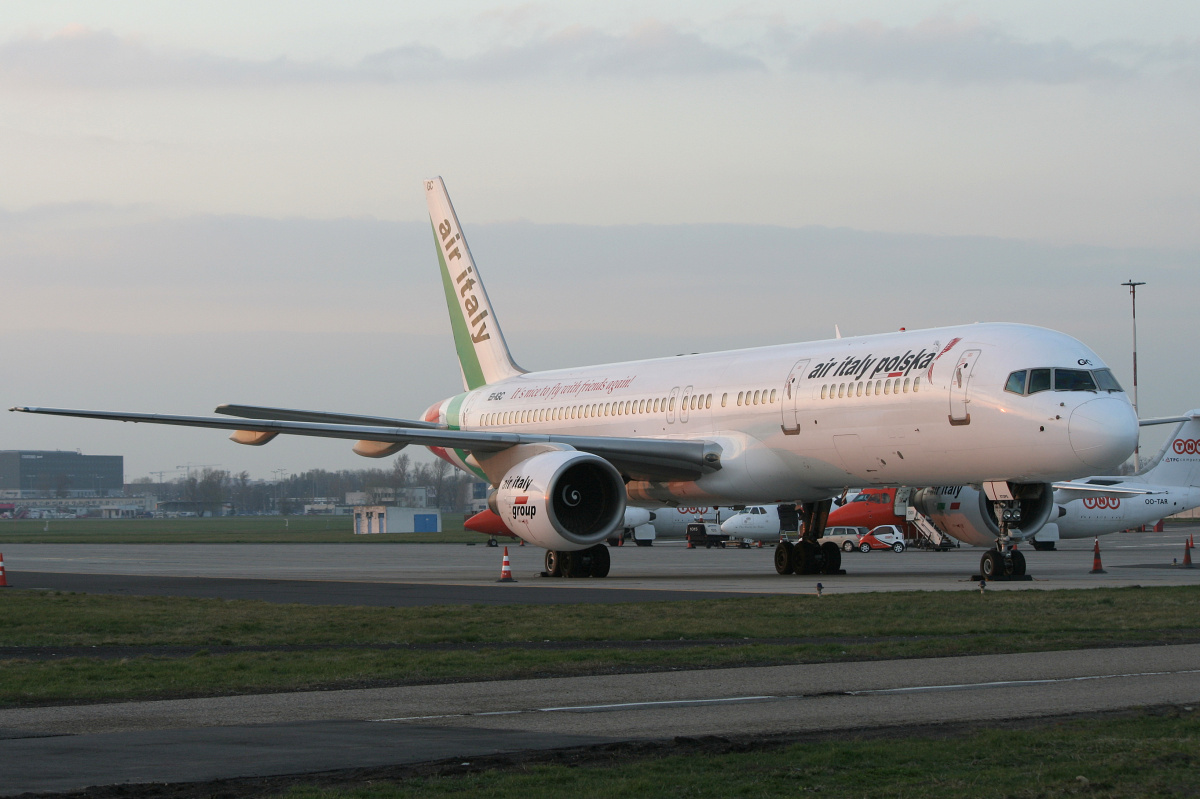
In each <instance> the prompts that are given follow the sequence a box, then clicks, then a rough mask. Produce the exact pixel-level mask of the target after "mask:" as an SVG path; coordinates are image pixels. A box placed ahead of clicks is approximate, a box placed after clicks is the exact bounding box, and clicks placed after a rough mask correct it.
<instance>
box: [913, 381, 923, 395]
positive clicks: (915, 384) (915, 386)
mask: <svg viewBox="0 0 1200 799" xmlns="http://www.w3.org/2000/svg"><path fill="white" fill-rule="evenodd" d="M920 390H921V378H919V377H918V378H917V379H916V380H913V393H914V394H916V393H917V392H918V391H920Z"/></svg>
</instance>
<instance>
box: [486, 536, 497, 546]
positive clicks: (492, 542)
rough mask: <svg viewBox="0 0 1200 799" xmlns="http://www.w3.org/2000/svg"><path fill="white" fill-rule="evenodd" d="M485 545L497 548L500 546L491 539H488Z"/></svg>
mask: <svg viewBox="0 0 1200 799" xmlns="http://www.w3.org/2000/svg"><path fill="white" fill-rule="evenodd" d="M487 545H488V546H489V547H498V546H500V542H499V541H497V540H496V539H495V538H494V537H493V538H489V539H488V542H487Z"/></svg>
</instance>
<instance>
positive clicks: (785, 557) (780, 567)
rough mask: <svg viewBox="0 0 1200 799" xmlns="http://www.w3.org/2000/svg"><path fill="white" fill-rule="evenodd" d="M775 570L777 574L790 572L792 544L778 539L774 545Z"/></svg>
mask: <svg viewBox="0 0 1200 799" xmlns="http://www.w3.org/2000/svg"><path fill="white" fill-rule="evenodd" d="M775 571H776V572H778V573H779V574H791V573H792V544H791V543H790V542H788V541H780V542H779V545H778V546H777V547H775Z"/></svg>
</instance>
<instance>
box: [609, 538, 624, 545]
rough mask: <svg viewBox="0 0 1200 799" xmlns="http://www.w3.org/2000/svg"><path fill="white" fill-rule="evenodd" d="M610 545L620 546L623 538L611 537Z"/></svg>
mask: <svg viewBox="0 0 1200 799" xmlns="http://www.w3.org/2000/svg"><path fill="white" fill-rule="evenodd" d="M608 545H609V546H610V547H619V546H621V539H619V538H610V539H608Z"/></svg>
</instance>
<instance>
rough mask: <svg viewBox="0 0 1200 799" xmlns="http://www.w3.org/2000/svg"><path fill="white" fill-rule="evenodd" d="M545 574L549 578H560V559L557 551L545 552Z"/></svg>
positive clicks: (549, 550) (548, 550)
mask: <svg viewBox="0 0 1200 799" xmlns="http://www.w3.org/2000/svg"><path fill="white" fill-rule="evenodd" d="M546 574H548V575H550V576H551V577H562V576H563V574H562V557H561V555H560V553H559V552H558V550H555V549H547V550H546Z"/></svg>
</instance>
